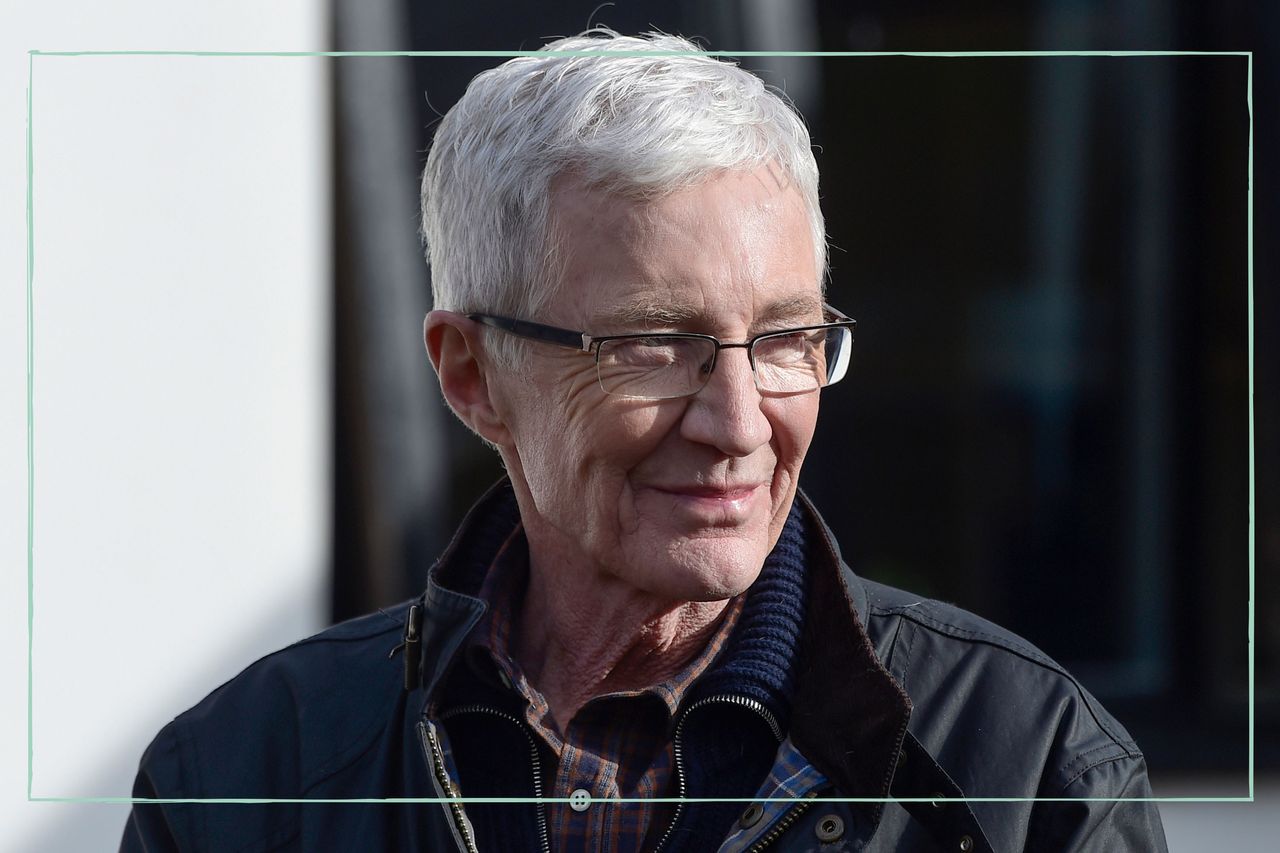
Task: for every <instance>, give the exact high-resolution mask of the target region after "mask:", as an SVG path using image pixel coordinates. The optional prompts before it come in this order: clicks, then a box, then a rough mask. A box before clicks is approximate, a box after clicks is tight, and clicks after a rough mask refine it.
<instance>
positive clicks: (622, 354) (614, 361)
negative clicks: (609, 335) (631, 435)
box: [596, 328, 852, 400]
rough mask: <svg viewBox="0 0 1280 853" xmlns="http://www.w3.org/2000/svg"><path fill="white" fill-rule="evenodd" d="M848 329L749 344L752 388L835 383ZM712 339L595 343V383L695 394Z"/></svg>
mask: <svg viewBox="0 0 1280 853" xmlns="http://www.w3.org/2000/svg"><path fill="white" fill-rule="evenodd" d="M851 339H852V335H851V334H850V333H849V330H848V329H845V328H833V329H814V330H810V331H797V332H789V333H786V334H780V335H769V336H766V337H763V338H760V339H758V340H757V341H756V342H755V344H754V345H753V347H752V362H753V363H754V366H755V381H756V387H757V388H758V389H759V390H760V391H761V392H762V393H766V394H780V395H785V394H802V393H806V392H809V391H816V390H818V389H819V388H822V387H824V386H826V385H830V384H831V383H833V382H838V381H839V380H840V379H841V378H842V377H843V376H844V372H845V368H846V367H847V365H848V361H849V350H850V343H851ZM715 349H716V348H715V344H714V343H713V342H711V341H709V340H707V339H706V338H694V337H689V338H684V337H679V336H674V335H670V336H669V335H655V336H654V337H651V338H625V339H622V340H613V341H604V342H602V343H601V344H600V348H599V352H598V356H597V361H596V363H597V365H598V371H599V376H600V387H601V388H603V389H604V391H605V392H606V393H609V394H614V395H618V396H622V397H635V398H640V399H647V400H664V399H670V398H673V397H685V396H688V395H690V394H694V393H696V392H697V391H698V390H699V389H700V388H701V387H702V386H703V385H705V384H706V383H707V380H708V379H709V378H710V375H711V364H712V361H713V359H715V355H716V353H715Z"/></svg>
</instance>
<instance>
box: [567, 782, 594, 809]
mask: <svg viewBox="0 0 1280 853" xmlns="http://www.w3.org/2000/svg"><path fill="white" fill-rule="evenodd" d="M589 805H591V794H590V793H589V792H588V791H587V789H586V788H579V789H578V790H576V791H574V792H573V793H572V794H570V795H569V808H571V809H573V810H574V811H575V812H585V811H586V810H587V806H589Z"/></svg>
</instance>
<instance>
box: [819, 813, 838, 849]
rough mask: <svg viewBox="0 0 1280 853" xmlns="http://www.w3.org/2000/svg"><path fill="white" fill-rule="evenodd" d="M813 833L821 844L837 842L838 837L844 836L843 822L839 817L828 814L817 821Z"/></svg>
mask: <svg viewBox="0 0 1280 853" xmlns="http://www.w3.org/2000/svg"><path fill="white" fill-rule="evenodd" d="M813 831H814V834H815V835H817V836H818V840H819V841H821V842H823V843H826V842H828V841H839V840H840V836H842V835H844V821H843V820H841V819H840V816H839V815H834V814H829V815H827V816H826V817H824V818H821V819H820V820H819V821H818V824H817V826H815V827H814V828H813Z"/></svg>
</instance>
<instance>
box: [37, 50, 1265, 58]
mask: <svg viewBox="0 0 1280 853" xmlns="http://www.w3.org/2000/svg"><path fill="white" fill-rule="evenodd" d="M30 53H31V54H32V55H35V56H261V57H293V56H333V57H342V56H440V57H450V56H452V57H465V56H472V57H504V56H505V57H516V56H546V55H547V53H548V51H545V50H315V51H310V50H32V51H30ZM556 53H558V54H561V55H564V56H612V57H621V56H628V57H636V56H639V57H658V56H684V55H687V54H685V53H684V52H683V51H670V50H654V51H647V50H636V51H630V50H628V51H616V50H564V51H556ZM703 53H704V55H706V56H729V57H733V56H812V57H823V56H830V57H859V56H940V57H956V58H963V57H1024V56H1026V57H1030V56H1249V57H1252V56H1253V52H1252V51H1246V50H981V51H979V50H960V51H933V50H895V51H888V50H886V51H851V50H708V51H704V52H703Z"/></svg>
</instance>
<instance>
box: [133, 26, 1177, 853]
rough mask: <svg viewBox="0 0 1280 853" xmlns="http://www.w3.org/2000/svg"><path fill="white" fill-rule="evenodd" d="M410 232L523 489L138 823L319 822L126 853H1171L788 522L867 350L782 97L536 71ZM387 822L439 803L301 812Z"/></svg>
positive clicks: (677, 78)
mask: <svg viewBox="0 0 1280 853" xmlns="http://www.w3.org/2000/svg"><path fill="white" fill-rule="evenodd" d="M584 51H586V53H585V54H584V53H583V52H584ZM423 228H424V233H425V236H426V239H427V244H428V249H429V256H430V261H431V266H432V279H433V281H432V284H433V288H434V292H435V304H436V310H434V311H432V312H431V313H430V314H429V315H428V316H427V319H426V324H425V339H426V347H427V351H428V354H429V356H430V359H431V363H432V365H433V367H434V368H435V370H436V372H437V374H438V376H439V380H440V387H441V389H442V391H443V394H444V398H445V400H446V402H447V403H448V405H449V406H450V408H451V409H452V410H453V411H454V412H455V413H456V414H457V416H458V417H459V418H460V419H461V420H462V421H463V422H464V423H465V424H466V425H467V426H468V427H469V428H470V429H472V430H473V431H474V432H475V433H476V434H477V435H478V436H479V437H480V438H481V439H483V440H484V441H485V442H487V443H488V444H490V445H491V446H493V447H494V448H496V450H497V452H498V453H499V454H500V455H501V457H502V460H503V463H504V464H505V466H506V470H507V472H508V475H509V476H508V478H507V479H506V480H504V481H503V482H502V483H500V484H498V485H497V486H495V487H494V488H493V489H492V490H491V491H490V492H489V493H488V494H487V495H486V496H485V497H484V498H483V499H482V500H481V501H480V503H479V504H477V506H476V507H475V508H473V510H472V511H471V514H470V515H469V517H468V518H467V520H466V521H465V522H464V523H463V525H462V527H461V529H460V530H459V531H458V533H457V535H456V537H455V539H454V541H453V543H452V544H451V545H450V546H449V548H448V550H447V551H446V552H445V554H444V555H443V556H442V557H441V558H440V559H439V561H438V562H437V563H436V565H435V566H434V567H433V569H432V572H431V577H430V581H429V583H428V587H427V589H426V591H425V592H424V593H423V595H422V596H421V597H420V598H418V599H417V600H415V601H413V602H411V603H408V604H406V605H403V606H401V607H399V608H395V609H392V610H389V611H386V612H384V613H380V614H377V615H374V616H370V617H367V618H365V619H360V620H356V621H354V622H350V623H346V624H343V625H339V626H337V627H335V628H333V629H330V630H329V631H326V632H324V633H322V634H320V635H318V636H317V637H314V638H312V639H310V640H306V641H304V642H302V643H300V644H298V645H296V646H293V647H291V648H289V649H286V650H285V651H283V652H279V653H277V654H275V655H272V656H269V657H267V658H265V659H263V660H261V661H259V662H258V663H256V664H254V665H253V666H251V667H250V668H249V669H248V670H246V671H245V672H244V673H242V674H241V675H240V676H238V677H237V678H236V679H234V680H232V681H231V682H229V683H228V684H226V685H224V686H223V687H221V688H219V689H218V690H217V691H215V692H214V693H213V694H212V695H211V696H209V697H208V698H207V699H205V700H204V701H203V702H201V703H200V704H199V705H197V706H196V707H195V708H193V709H192V710H190V711H188V712H187V713H186V714H184V715H182V716H181V717H179V718H178V719H177V720H175V721H174V722H173V723H172V724H170V725H169V726H168V727H166V728H165V730H164V731H162V732H161V733H160V735H159V736H158V737H157V738H156V740H155V742H154V743H153V744H152V746H151V747H150V749H149V750H148V752H147V754H146V756H145V757H144V758H143V762H142V767H141V770H140V773H139V776H138V781H137V784H136V787H135V791H134V793H135V796H139V797H146V798H159V799H186V798H196V799H208V798H241V799H243V798H272V799H288V800H294V801H295V802H288V803H276V804H271V805H245V804H237V805H230V804H219V805H213V804H193V803H169V804H164V805H138V806H136V807H135V809H134V812H133V814H132V816H131V818H130V821H129V824H128V826H127V827H126V832H125V840H124V849H127V850H173V849H210V850H243V851H250V850H263V851H265V850H277V849H316V850H401V849H406V850H407V849H414V850H447V849H455V848H456V849H460V850H527V849H530V850H531V849H541V850H556V851H570V850H610V851H614V850H616V851H627V850H662V851H679V850H716V849H725V850H759V849H765V848H768V849H773V850H809V849H848V850H863V849H869V850H934V849H939V850H959V851H970V850H1023V849H1027V850H1053V851H1058V850H1076V849H1091V850H1156V849H1162V848H1163V846H1164V839H1163V834H1162V830H1161V828H1160V822H1159V817H1158V814H1157V812H1156V810H1155V808H1154V806H1153V805H1151V804H1150V803H1144V802H1140V801H1139V802H1129V801H1124V799H1123V798H1135V797H1139V798H1140V797H1149V796H1150V788H1149V786H1148V784H1147V778H1146V770H1145V766H1144V763H1143V759H1142V756H1141V754H1140V753H1139V751H1138V749H1137V747H1136V746H1135V745H1134V743H1133V742H1132V740H1131V739H1130V738H1129V736H1128V735H1127V733H1126V732H1125V731H1124V729H1123V728H1122V727H1121V726H1120V725H1119V724H1118V723H1117V722H1116V721H1115V720H1113V719H1112V718H1111V717H1110V716H1109V715H1108V714H1107V713H1106V712H1105V711H1104V710H1103V709H1102V708H1101V707H1100V706H1099V705H1098V703H1097V702H1096V701H1095V700H1094V699H1093V698H1092V697H1090V696H1089V695H1088V694H1087V693H1086V692H1085V691H1084V689H1083V688H1082V687H1081V686H1080V685H1079V684H1078V683H1077V682H1076V681H1075V680H1074V679H1072V678H1071V676H1070V675H1068V674H1067V673H1066V672H1064V671H1063V670H1062V669H1061V668H1060V667H1059V666H1057V665H1056V664H1055V663H1054V662H1053V661H1051V660H1049V659H1048V658H1046V657H1045V656H1044V655H1043V654H1042V653H1040V652H1039V651H1037V650H1036V649H1034V648H1032V647H1031V646H1030V645H1029V644H1027V643H1026V642H1025V641H1023V640H1020V639H1019V638H1017V637H1015V636H1013V635H1011V634H1009V633H1007V632H1005V631H1003V630H1001V629H1000V628H998V627H995V626H993V625H991V624H989V623H987V622H984V621H983V620H981V619H979V618H977V617H975V616H973V615H970V614H968V613H965V612H963V611H960V610H958V609H956V608H953V607H950V606H947V605H944V604H940V603H937V602H933V601H927V600H922V599H920V598H918V597H916V596H912V595H910V594H908V593H904V592H901V591H898V590H894V589H890V588H888V587H884V586H881V585H878V584H875V583H871V582H868V581H865V580H862V579H859V578H857V577H856V576H855V575H854V574H853V573H852V572H851V571H850V569H849V568H848V567H847V566H846V565H844V563H843V562H842V561H841V559H840V556H839V551H838V549H837V546H836V544H835V542H834V540H833V538H832V536H831V534H830V532H829V530H828V529H827V527H826V525H825V524H824V523H823V521H822V519H821V518H820V517H819V515H818V513H817V511H816V509H815V508H814V507H813V506H812V505H810V504H809V503H808V501H807V500H805V499H804V497H803V496H802V495H800V494H799V493H798V492H797V483H798V479H799V473H800V467H801V464H802V463H803V461H804V458H805V454H806V451H807V450H808V447H809V443H810V440H811V438H812V436H813V431H814V426H815V423H816V419H817V416H818V403H819V399H820V391H821V389H822V388H824V387H825V386H827V385H830V384H832V383H834V382H836V381H838V380H839V379H840V378H841V377H842V376H843V374H844V372H845V369H846V367H847V364H848V359H849V350H850V347H851V345H852V330H853V328H854V323H853V321H852V320H850V319H849V318H848V317H846V316H844V315H843V314H841V313H840V312H839V311H837V310H836V309H834V308H832V307H830V306H828V305H825V304H824V300H823V291H822V283H823V279H824V272H825V266H826V264H825V260H826V258H825V252H826V249H825V239H824V230H823V224H822V214H821V211H820V209H819V205H818V176H817V168H816V165H815V162H814V159H813V156H812V154H811V150H810V142H809V138H808V134H807V132H806V131H805V129H804V126H803V124H802V123H801V122H800V120H799V119H798V117H797V116H796V115H795V114H794V112H792V111H791V109H790V108H789V107H788V106H787V105H786V104H785V103H784V102H783V101H782V100H780V99H779V98H778V97H777V96H776V95H774V94H772V93H770V92H768V91H767V90H765V89H764V87H763V85H762V84H761V83H760V81H759V80H757V79H756V78H755V77H753V76H751V75H750V74H747V73H745V72H743V71H741V70H739V69H737V68H736V67H734V66H732V65H731V64H728V63H725V62H721V61H719V60H716V59H713V58H710V57H707V56H704V55H700V54H698V53H697V52H696V50H695V49H694V48H693V46H692V45H690V44H688V43H687V42H684V41H682V40H680V39H676V38H672V37H666V36H661V37H651V38H649V39H644V40H638V39H628V38H622V37H616V36H615V35H614V34H612V33H608V32H595V33H591V34H588V35H586V36H584V37H579V38H575V39H567V40H562V41H560V42H556V43H554V44H552V45H549V46H548V48H547V50H546V52H545V53H543V54H541V55H539V56H537V57H524V58H519V59H513V60H511V61H510V62H507V63H505V64H504V65H502V66H500V67H499V68H496V69H494V70H491V71H489V72H486V73H484V74H481V75H480V76H479V77H477V78H476V79H475V80H474V81H473V82H472V84H471V86H470V88H469V89H468V91H467V93H466V95H465V96H464V97H463V99H462V100H461V101H460V102H459V103H458V105H457V106H456V107H454V108H453V109H452V110H451V111H450V112H449V114H448V115H447V116H446V117H445V118H444V120H443V121H442V122H441V124H440V127H439V129H438V131H437V134H436V139H435V143H434V146H433V149H432V152H431V155H430V158H429V160H428V163H427V168H426V171H425V174H424V176H423ZM966 797H971V798H1004V799H1009V800H1012V802H990V801H986V800H981V799H977V800H967V799H965V798H966ZM363 798H377V799H382V798H391V799H406V798H408V799H412V798H434V799H437V800H439V803H433V802H426V803H423V802H414V803H390V804H388V803H379V804H335V803H332V802H327V803H306V802H296V801H306V800H326V801H331V800H342V799H363ZM495 799H503V800H506V802H495V801H494V800H495ZM1063 800H1068V801H1065V802H1064V801H1063Z"/></svg>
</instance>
